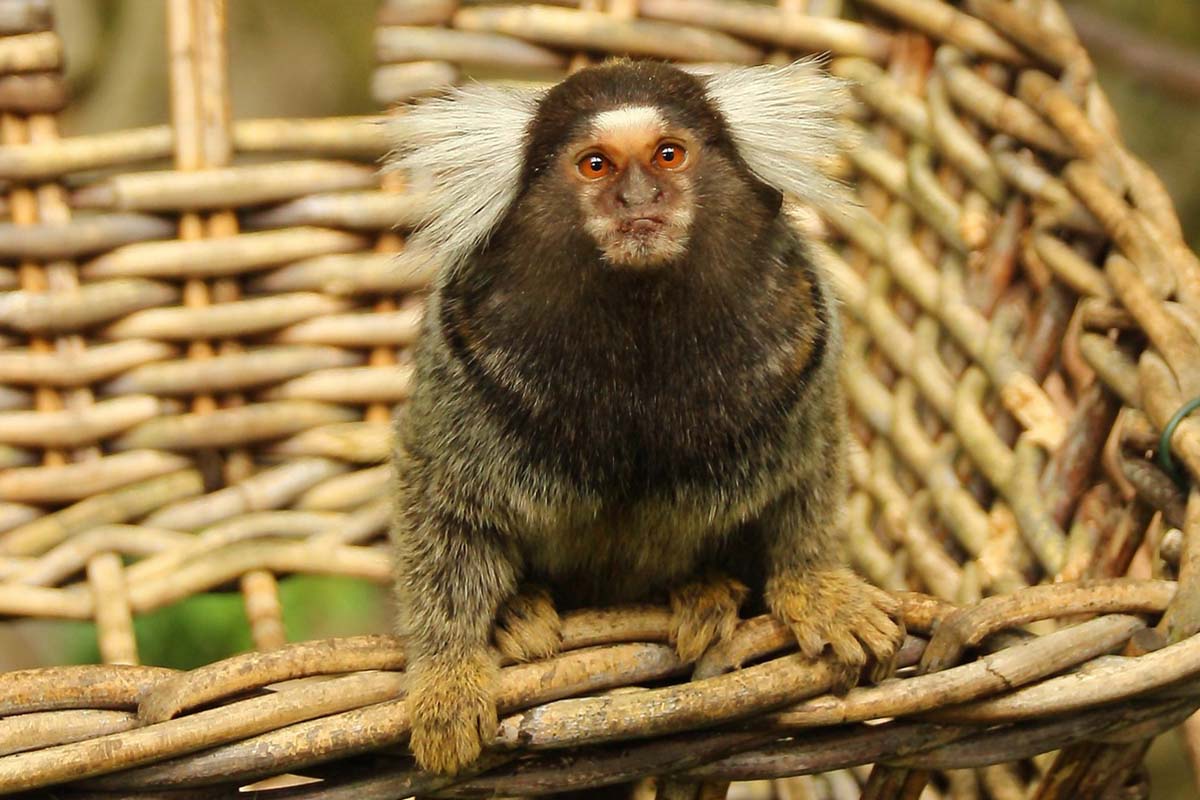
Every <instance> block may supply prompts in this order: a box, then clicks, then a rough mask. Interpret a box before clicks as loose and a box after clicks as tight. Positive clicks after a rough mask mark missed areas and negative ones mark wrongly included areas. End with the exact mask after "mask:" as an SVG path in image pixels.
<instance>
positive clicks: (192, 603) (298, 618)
mask: <svg viewBox="0 0 1200 800" xmlns="http://www.w3.org/2000/svg"><path fill="white" fill-rule="evenodd" d="M279 596H280V601H281V603H282V604H283V618H284V626H285V628H286V631H287V638H288V641H290V642H296V641H303V640H306V639H315V638H321V637H328V636H350V635H354V634H361V633H382V632H384V631H386V630H387V629H388V623H387V613H386V611H385V602H384V598H385V592H384V590H383V589H382V588H381V587H379V586H376V585H374V584H371V583H367V582H366V581H362V580H357V579H354V578H338V577H319V576H295V577H290V578H285V579H284V580H282V581H280V585H279ZM67 624H68V626H69V627H68V628H67V630H68V634H67V636H66V637H65V638H66V640H67V641H68V643H69V644H68V646H67V653H66V656H65V659H64V661H66V662H68V663H73V664H94V663H96V662H98V661H99V660H100V651H99V648H98V646H97V643H96V626H95V625H93V624H91V623H67ZM133 627H134V633H135V635H136V636H137V643H138V654H139V656H140V657H141V660H142V663H144V664H153V665H156V666H162V667H172V668H174V669H194V668H196V667H199V666H202V665H204V664H209V663H211V662H213V661H219V660H220V659H222V658H226V657H228V656H231V655H234V654H235V653H240V652H244V651H246V650H250V649H251V648H252V647H253V642H252V641H251V638H250V628H249V623H248V622H247V620H246V612H245V608H244V606H243V604H242V596H241V595H240V594H237V593H234V592H222V593H210V594H202V595H196V596H194V597H189V598H187V599H186V600H182V601H180V602H178V603H175V604H174V605H171V606H167V607H165V608H160V609H158V610H157V611H153V612H150V613H149V614H143V615H140V616H139V617H138V618H137V619H136V620H135V621H134V626H133Z"/></svg>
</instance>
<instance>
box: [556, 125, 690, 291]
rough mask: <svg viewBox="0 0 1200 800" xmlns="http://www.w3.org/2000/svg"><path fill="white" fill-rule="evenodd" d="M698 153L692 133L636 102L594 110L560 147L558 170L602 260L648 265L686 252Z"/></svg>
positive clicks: (624, 265) (628, 266) (623, 265)
mask: <svg viewBox="0 0 1200 800" xmlns="http://www.w3.org/2000/svg"><path fill="white" fill-rule="evenodd" d="M703 158H704V153H703V148H702V147H701V144H700V140H699V138H698V137H696V136H695V135H693V134H692V133H691V132H690V131H688V130H687V129H686V128H682V127H680V126H678V125H672V124H671V123H669V122H668V121H667V119H666V117H665V116H664V115H663V114H662V112H661V111H660V110H659V109H658V108H656V107H655V106H650V105H638V106H625V107H620V108H616V109H613V110H610V111H603V112H601V113H599V114H596V115H595V116H594V117H593V118H592V119H591V121H590V124H589V125H587V126H586V128H585V131H584V132H583V133H582V134H581V135H580V136H577V137H575V139H574V141H572V142H571V143H570V144H569V146H567V147H565V148H563V150H562V155H561V157H560V162H561V163H560V164H559V168H560V169H561V170H562V173H563V174H565V176H566V180H567V181H568V183H569V185H570V186H571V187H572V189H573V193H574V194H575V196H576V197H577V198H578V202H579V211H580V214H581V215H582V218H583V227H584V229H585V230H586V231H587V233H588V234H589V235H590V236H591V237H592V239H593V240H594V241H595V244H596V247H597V248H598V249H599V250H600V252H601V254H602V255H603V256H604V259H605V261H607V262H608V263H609V264H611V265H612V266H614V267H617V268H623V269H648V268H653V267H656V266H661V265H664V264H667V263H669V262H671V261H672V260H674V259H676V258H678V257H680V256H681V255H683V254H684V253H685V252H686V251H687V245H688V239H689V236H690V233H691V227H692V221H693V219H694V217H695V206H696V186H695V175H696V173H697V170H698V167H699V164H700V162H701V161H702V160H703Z"/></svg>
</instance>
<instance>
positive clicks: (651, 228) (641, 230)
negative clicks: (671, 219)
mask: <svg viewBox="0 0 1200 800" xmlns="http://www.w3.org/2000/svg"><path fill="white" fill-rule="evenodd" d="M665 224H666V221H665V220H664V219H663V218H662V217H649V216H646V217H630V218H629V219H625V220H622V221H621V224H620V225H619V226H618V230H620V231H621V233H626V234H629V233H632V234H647V233H656V232H658V231H659V230H661V229H662V228H663V226H664V225H665Z"/></svg>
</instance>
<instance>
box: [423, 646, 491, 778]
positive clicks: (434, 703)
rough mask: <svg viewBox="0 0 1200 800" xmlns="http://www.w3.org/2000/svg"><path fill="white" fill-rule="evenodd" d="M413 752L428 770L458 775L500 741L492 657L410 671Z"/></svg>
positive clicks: (431, 663) (442, 659)
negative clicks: (486, 746)
mask: <svg viewBox="0 0 1200 800" xmlns="http://www.w3.org/2000/svg"><path fill="white" fill-rule="evenodd" d="M408 674H409V689H408V711H409V716H410V718H411V720H412V740H411V742H410V743H409V747H411V748H412V751H413V755H414V756H416V758H417V763H418V764H419V765H420V766H421V768H422V769H425V770H427V771H429V772H437V773H442V774H447V775H453V774H455V773H457V772H459V771H460V770H461V769H462V768H463V767H465V766H467V765H468V764H470V763H471V762H472V761H474V760H475V759H476V758H478V757H479V753H480V752H481V751H482V750H483V746H484V744H486V743H487V742H490V741H491V740H492V738H493V737H495V735H496V727H497V724H498V722H497V718H496V700H495V683H496V663H495V661H493V657H492V656H491V655H490V654H489V653H488V652H487V651H480V652H477V653H473V654H468V655H465V656H464V655H461V654H460V655H456V656H454V657H448V656H443V655H438V656H434V657H433V658H428V659H422V660H420V661H417V662H416V663H414V664H412V665H410V667H409V670H408Z"/></svg>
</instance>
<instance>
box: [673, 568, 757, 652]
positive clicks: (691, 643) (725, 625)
mask: <svg viewBox="0 0 1200 800" xmlns="http://www.w3.org/2000/svg"><path fill="white" fill-rule="evenodd" d="M746 592H747V589H746V586H745V585H744V584H742V583H741V582H740V581H737V580H734V579H733V578H730V577H728V576H726V575H721V574H719V573H712V574H709V575H706V576H704V577H703V578H700V579H698V580H695V581H692V582H690V583H685V584H684V585H682V586H679V587H677V588H675V589H673V590H672V591H671V628H670V641H671V644H672V645H674V646H675V652H676V653H678V654H679V658H680V659H681V660H682V661H684V662H687V663H691V662H693V661H695V660H696V659H698V658H700V656H701V655H703V654H704V651H705V650H707V649H708V648H709V646H710V645H711V644H712V643H713V642H715V641H717V640H718V639H728V638H729V637H730V636H732V635H733V631H734V629H735V628H737V624H738V609H739V608H741V606H742V602H743V601H744V600H745V599H746Z"/></svg>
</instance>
